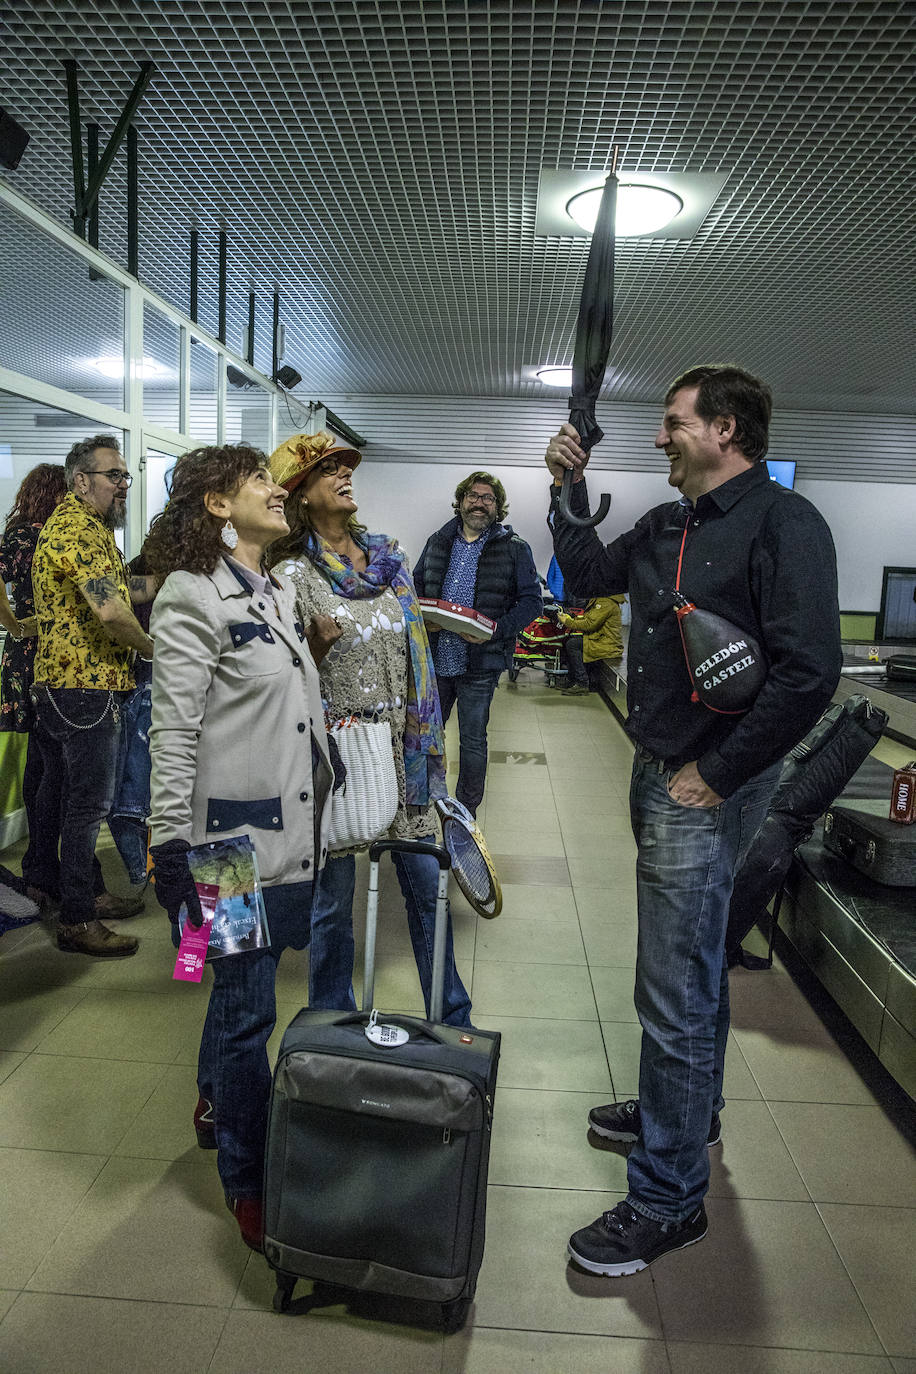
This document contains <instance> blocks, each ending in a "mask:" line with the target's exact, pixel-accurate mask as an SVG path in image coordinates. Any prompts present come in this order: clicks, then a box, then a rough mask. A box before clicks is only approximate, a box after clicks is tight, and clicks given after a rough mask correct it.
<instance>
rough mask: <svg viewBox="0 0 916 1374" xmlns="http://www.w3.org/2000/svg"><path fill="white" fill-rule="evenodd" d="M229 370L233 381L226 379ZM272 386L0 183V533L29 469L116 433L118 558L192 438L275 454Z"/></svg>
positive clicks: (135, 540)
mask: <svg viewBox="0 0 916 1374" xmlns="http://www.w3.org/2000/svg"><path fill="white" fill-rule="evenodd" d="M227 366H231V368H232V369H233V373H232V375H233V377H234V378H235V379H236V381H237V380H238V375H239V373H242V374H243V375H244V377H245V379H246V383H247V385H245V386H244V387H239V386H236V385H232V384H231V383H229V381H228V380H227V375H226V369H227ZM279 394H280V393H279V392H278V390H277V388H276V387H275V386H274V385H273V384H272V383H271V382H270V381H269V380H268V379H267V378H266V377H264V376H262V375H261V374H260V373H259V372H256V371H255V370H254V369H253V368H252V367H250V366H249V365H248V363H246V362H245V360H244V359H243V358H241V357H240V356H239V355H238V354H236V353H234V352H233V351H232V350H231V349H229V348H227V347H226V346H225V345H223V344H220V343H219V342H218V341H217V340H216V339H214V338H212V337H211V336H209V335H208V334H207V333H206V332H205V331H203V330H202V329H201V328H200V327H199V326H198V325H196V324H193V323H192V322H191V321H190V320H189V319H187V318H186V317H185V316H184V315H182V314H181V312H180V311H177V310H175V309H174V308H173V307H172V306H170V305H169V304H168V303H167V302H165V301H163V300H162V299H161V298H160V297H158V296H156V295H154V294H153V293H152V292H151V291H148V290H147V289H146V288H145V287H144V286H142V285H141V283H140V282H138V281H136V280H135V278H133V277H131V276H129V275H128V274H127V273H126V272H124V271H123V270H122V269H121V268H119V267H118V266H117V265H116V264H115V263H113V262H112V261H111V260H110V259H108V258H106V257H105V256H104V255H103V254H101V253H99V252H98V251H97V250H95V249H92V248H90V247H89V246H88V245H87V244H86V243H84V242H83V241H82V240H81V239H78V238H77V237H76V236H75V235H74V234H73V233H72V232H71V231H70V230H69V229H68V228H66V227H65V226H64V225H62V224H58V223H57V222H56V221H55V220H53V219H51V218H50V217H49V216H48V215H45V214H44V212H43V211H41V210H39V209H38V207H37V206H35V205H33V204H32V202H31V201H29V200H28V199H27V198H26V197H24V196H21V195H20V194H19V193H18V192H15V191H13V190H12V189H11V188H10V187H8V186H4V185H0V525H2V522H3V521H4V520H5V518H6V513H7V511H8V510H9V509H10V506H11V505H12V502H13V497H14V496H15V493H16V490H17V488H18V485H19V483H20V482H21V481H22V479H23V477H24V476H25V475H26V473H27V472H28V471H29V470H30V469H31V468H32V467H34V465H35V464H36V463H41V462H46V463H47V462H55V463H61V462H63V460H64V458H65V457H66V455H67V452H68V450H69V449H70V447H71V446H72V444H73V443H74V442H75V441H76V440H77V439H81V438H85V437H87V436H88V435H93V434H117V435H118V436H119V437H122V438H123V449H124V457H125V459H126V461H127V465H128V467H129V468H130V471H131V472H132V473H133V476H134V479H135V480H134V483H133V485H132V487H131V489H130V495H129V497H128V516H127V528H126V530H125V551H126V553H127V556H128V557H132V556H133V555H134V554H135V553H136V552H137V551H138V550H139V548H140V545H141V543H142V541H143V537H144V534H145V532H146V529H147V528H148V526H149V522H150V520H151V519H152V517H153V516H154V515H156V514H157V513H158V512H159V511H160V510H161V509H162V507H163V506H164V504H165V500H166V488H165V477H166V475H167V473H168V471H169V470H170V469H171V467H172V466H173V464H174V461H175V457H176V456H177V455H178V454H180V453H182V452H184V451H185V450H186V449H189V448H193V447H195V446H196V445H198V444H212V443H221V442H225V443H246V444H251V445H253V446H254V447H257V448H261V449H264V450H265V451H266V452H267V453H270V452H271V450H272V449H273V448H274V447H275V444H276V440H275V435H276V432H277V398H278V396H279Z"/></svg>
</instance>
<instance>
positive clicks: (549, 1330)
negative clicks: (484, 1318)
mask: <svg viewBox="0 0 916 1374" xmlns="http://www.w3.org/2000/svg"><path fill="white" fill-rule="evenodd" d="M474 1330H475V1331H505V1332H506V1334H507V1335H511V1334H512V1333H513V1332H514V1333H518V1334H521V1335H524V1334H525V1333H526V1332H529V1331H530V1332H531V1333H532V1335H537V1336H574V1337H579V1336H588V1337H591V1338H592V1339H593V1340H596V1341H643V1342H644V1343H645V1344H646V1345H664V1344H665V1340H664V1337H662V1336H622V1335H620V1334H619V1333H616V1332H607V1331H573V1330H570V1329H569V1328H567V1327H555V1326H503V1325H500V1323H499V1322H478V1321H475V1322H474Z"/></svg>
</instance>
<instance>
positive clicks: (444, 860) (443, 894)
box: [363, 840, 452, 1021]
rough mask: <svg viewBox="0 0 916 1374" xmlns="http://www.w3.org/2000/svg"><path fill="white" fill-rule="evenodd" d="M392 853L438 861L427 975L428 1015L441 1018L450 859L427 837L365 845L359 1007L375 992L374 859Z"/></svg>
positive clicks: (366, 1006) (365, 1005) (369, 1006)
mask: <svg viewBox="0 0 916 1374" xmlns="http://www.w3.org/2000/svg"><path fill="white" fill-rule="evenodd" d="M386 849H387V850H392V851H393V852H394V853H396V854H428V855H429V857H430V858H432V859H435V860H436V862H437V864H438V865H439V883H438V888H437V892H436V930H435V937H434V939H433V967H432V976H431V979H430V983H431V986H430V994H429V1019H430V1020H431V1021H441V1020H442V1004H443V1001H444V999H445V946H446V932H447V928H448V901H447V896H448V870H449V868H450V867H451V862H452V861H451V859H450V858H449V853H448V850H447V849H445V848H444V847H443V846H442V845H439V844H432V843H431V842H430V841H429V840H375V841H374V842H373V843H372V844H371V845H370V846H369V892H368V901H367V903H366V945H365V959H364V964H363V970H364V971H363V1011H364V1012H369V1011H371V1010H372V1003H373V999H374V992H375V931H376V921H377V918H378V861H379V857H380V855H382V854H384V853H385V851H386Z"/></svg>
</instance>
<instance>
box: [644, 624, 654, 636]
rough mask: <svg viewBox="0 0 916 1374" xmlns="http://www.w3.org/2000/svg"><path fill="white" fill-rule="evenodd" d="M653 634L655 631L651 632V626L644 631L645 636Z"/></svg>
mask: <svg viewBox="0 0 916 1374" xmlns="http://www.w3.org/2000/svg"><path fill="white" fill-rule="evenodd" d="M654 633H655V631H654V630H653V628H652V626H651V625H650V626H649V628H648V630H646V634H647V635H651V634H654Z"/></svg>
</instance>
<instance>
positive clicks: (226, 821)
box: [144, 445, 339, 1249]
mask: <svg viewBox="0 0 916 1374" xmlns="http://www.w3.org/2000/svg"><path fill="white" fill-rule="evenodd" d="M285 494H286V493H285V492H284V490H283V488H282V487H280V486H278V485H277V483H276V482H274V481H273V479H272V478H271V475H270V471H269V469H268V466H267V459H266V457H265V456H264V455H263V454H262V453H259V452H258V451H257V450H256V449H252V448H247V447H244V446H241V445H239V446H225V447H215V446H214V447H208V448H198V449H194V450H193V451H192V452H190V453H186V454H184V455H183V456H182V457H181V458H179V459H178V462H177V464H176V465H175V469H174V471H173V474H172V484H171V493H170V499H169V503H168V505H167V506H166V508H165V510H164V511H163V513H162V515H160V516H159V518H158V519H157V520H156V521H154V523H153V526H152V529H151V531H150V534H149V537H148V539H147V541H146V545H145V548H144V552H145V556H146V564H147V568H148V570H149V572H151V573H153V574H154V575H158V576H159V577H160V578H163V579H164V584H163V586H162V589H161V591H160V592H159V595H158V597H157V598H156V601H155V603H154V605H153V612H152V617H151V622H150V631H151V634H152V636H153V641H154V644H155V652H154V656H153V689H152V725H151V728H150V755H151V761H152V805H151V815H150V827H151V830H152V846H151V853H152V856H153V860H154V863H155V886H156V896H157V898H158V900H159V902H160V905H162V906H163V907H164V908H165V909H166V911H167V912H168V915H169V919H170V920H171V921H172V922H173V923H174V925H175V927H176V929H175V930H174V931H173V939H175V940H177V925H178V922H179V918H180V914H181V908H182V906H185V907H186V908H187V915H188V919H189V920H190V921H191V922H192V924H194V925H200V923H201V920H202V917H201V911H200V902H199V899H198V896H197V891H196V888H195V886H194V883H193V881H192V878H191V875H190V872H189V869H188V861H187V852H188V849H189V848H190V847H191V846H192V845H198V844H202V843H204V842H206V841H211V840H215V839H218V838H226V837H232V836H240V835H248V836H250V838H251V840H252V842H253V844H254V848H255V852H256V854H257V859H258V866H259V870H260V876H261V882H262V885H263V889H264V898H265V904H266V907H267V920H268V926H269V930H270V939H271V943H270V946H269V948H267V949H258V950H249V951H246V952H244V953H239V954H233V955H227V956H225V957H223V958H220V959H216V960H214V962H213V965H212V967H213V986H212V991H211V993H210V1004H209V1008H208V1011H207V1018H206V1022H205V1024H204V1030H203V1036H202V1038H201V1045H200V1056H199V1063H198V1080H197V1081H198V1090H199V1100H198V1103H197V1107H196V1109H195V1112H194V1125H195V1128H196V1130H197V1137H198V1142H199V1144H200V1145H201V1146H202V1147H203V1148H204V1149H217V1150H218V1151H219V1154H218V1159H217V1164H218V1168H219V1173H220V1178H221V1180H222V1183H223V1188H224V1190H225V1193H226V1202H227V1205H228V1206H229V1209H230V1211H232V1213H233V1214H234V1216H235V1217H236V1220H237V1221H238V1224H239V1229H240V1231H241V1234H242V1238H243V1239H244V1240H245V1242H246V1243H247V1244H248V1245H250V1246H251V1247H252V1248H253V1249H260V1247H261V1238H262V1229H263V1228H262V1171H263V1162H264V1146H265V1139H266V1131H267V1105H268V1097H269V1093H270V1070H269V1067H268V1062H267V1040H268V1037H269V1036H270V1033H271V1031H272V1030H273V1027H274V1023H275V1021H276V999H275V994H274V984H275V979H276V969H277V961H278V959H279V958H280V955H281V954H282V952H283V950H284V949H286V948H287V947H291V948H293V949H303V948H304V947H305V945H306V944H307V942H308V938H309V914H310V909H311V904H312V884H313V881H314V879H315V877H316V876H317V873H318V870H319V869H320V868H321V866H322V864H323V863H324V860H325V853H326V835H327V825H328V815H327V808H326V805H325V804H326V801H327V798H328V795H329V793H330V789H331V784H332V780H333V772H332V768H331V764H330V761H329V756H328V745H327V737H326V733H325V729H324V721H323V714H322V708H321V693H320V689H319V684H318V672H317V669H316V666H315V659H320V657H321V656H322V654H323V653H324V652H325V651H326V650H327V648H328V646H329V644H330V643H331V642H332V640H333V639H334V637H335V636H336V635H337V634H339V630H338V629H337V627H336V625H334V624H333V622H332V621H329V620H327V619H325V618H322V617H316V618H315V619H314V620H313V621H312V622H311V624H310V625H309V627H308V629H307V630H306V629H304V628H303V626H302V624H301V623H297V621H296V617H295V613H294V602H293V595H292V592H291V591H290V589H289V588H288V586H287V585H285V584H284V582H282V581H281V580H280V579H278V578H275V577H272V576H270V574H269V573H268V572H267V570H266V567H265V564H264V553H265V550H266V548H267V547H268V545H269V544H271V543H272V542H273V541H274V540H276V539H277V538H278V537H281V536H283V535H285V534H286V533H287V531H288V528H289V527H288V525H287V523H286V520H285V518H284V514H283V500H284V497H285ZM313 654H314V658H313Z"/></svg>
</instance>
